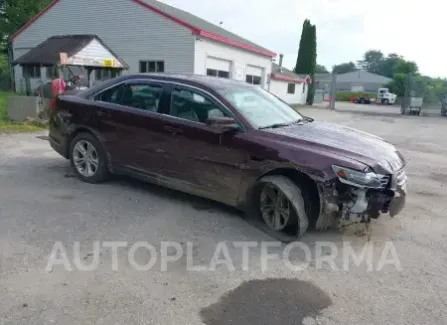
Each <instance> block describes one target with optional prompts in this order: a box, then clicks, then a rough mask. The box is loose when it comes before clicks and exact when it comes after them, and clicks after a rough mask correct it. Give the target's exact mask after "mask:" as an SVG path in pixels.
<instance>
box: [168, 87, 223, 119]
mask: <svg viewBox="0 0 447 325" xmlns="http://www.w3.org/2000/svg"><path fill="white" fill-rule="evenodd" d="M169 115H171V116H175V117H179V118H182V119H185V120H190V121H194V122H200V123H206V121H207V119H208V118H209V117H223V116H230V115H229V114H228V112H226V110H224V109H223V108H222V107H221V106H220V105H219V104H217V103H215V102H214V101H213V100H212V99H211V98H209V97H208V96H206V95H205V94H202V93H200V92H198V91H195V90H191V89H186V88H181V87H174V89H173V91H172V96H171V107H170V111H169Z"/></svg>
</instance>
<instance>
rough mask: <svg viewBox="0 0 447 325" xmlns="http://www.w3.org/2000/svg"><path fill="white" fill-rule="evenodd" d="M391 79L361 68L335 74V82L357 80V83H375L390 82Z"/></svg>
mask: <svg viewBox="0 0 447 325" xmlns="http://www.w3.org/2000/svg"><path fill="white" fill-rule="evenodd" d="M391 81H392V79H390V78H387V77H384V76H381V75H378V74H374V73H370V72H367V71H363V70H358V71H353V72H347V73H342V74H339V75H337V82H357V83H377V84H386V83H389V82H391Z"/></svg>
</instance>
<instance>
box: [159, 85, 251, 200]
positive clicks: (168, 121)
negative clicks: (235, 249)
mask: <svg viewBox="0 0 447 325" xmlns="http://www.w3.org/2000/svg"><path fill="white" fill-rule="evenodd" d="M208 116H231V117H234V116H232V114H231V112H230V111H229V110H228V109H226V108H225V107H224V106H223V105H221V104H220V102H218V101H217V100H216V99H215V98H213V96H212V95H210V94H208V93H206V92H204V91H201V90H200V89H198V88H195V87H190V86H186V85H185V86H181V85H173V86H172V90H171V101H170V109H169V112H168V114H167V115H165V118H164V120H163V125H164V127H163V129H164V132H165V134H166V136H167V141H166V142H165V143H164V151H165V157H166V160H165V164H164V168H163V175H164V176H165V178H164V182H167V183H170V184H167V185H170V186H172V185H174V187H181V188H182V189H184V188H188V189H189V191H192V192H193V193H195V194H198V195H201V196H206V197H210V198H213V199H217V200H219V201H223V202H226V203H228V204H233V203H235V202H236V200H237V197H238V192H239V186H240V181H241V175H242V168H243V165H244V163H245V162H246V158H247V154H246V153H245V151H244V150H243V148H242V143H243V142H242V141H241V140H242V138H243V136H244V133H243V127H242V125H241V129H240V132H229V133H221V132H219V131H216V130H214V129H212V128H210V127H209V126H207V125H206V124H205V122H206V120H207V118H208ZM173 182H174V184H172V183H173ZM175 182H180V183H177V184H176V183H175Z"/></svg>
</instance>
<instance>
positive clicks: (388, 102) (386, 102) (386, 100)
mask: <svg viewBox="0 0 447 325" xmlns="http://www.w3.org/2000/svg"><path fill="white" fill-rule="evenodd" d="M382 104H384V105H389V104H390V101H389V100H388V99H384V100H383V101H382Z"/></svg>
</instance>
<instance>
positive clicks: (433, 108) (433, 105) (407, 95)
mask: <svg viewBox="0 0 447 325" xmlns="http://www.w3.org/2000/svg"><path fill="white" fill-rule="evenodd" d="M404 89H405V92H404V96H403V98H402V103H401V112H402V113H403V114H412V111H414V110H415V106H418V105H419V104H420V109H418V110H417V111H418V112H417V113H416V115H440V114H441V113H442V111H443V108H444V107H445V99H446V96H447V83H444V82H440V83H439V82H433V80H431V79H429V78H424V77H420V76H414V75H412V74H408V75H407V77H406V78H405V81H404ZM415 103H416V104H415ZM416 108H418V107H416Z"/></svg>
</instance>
